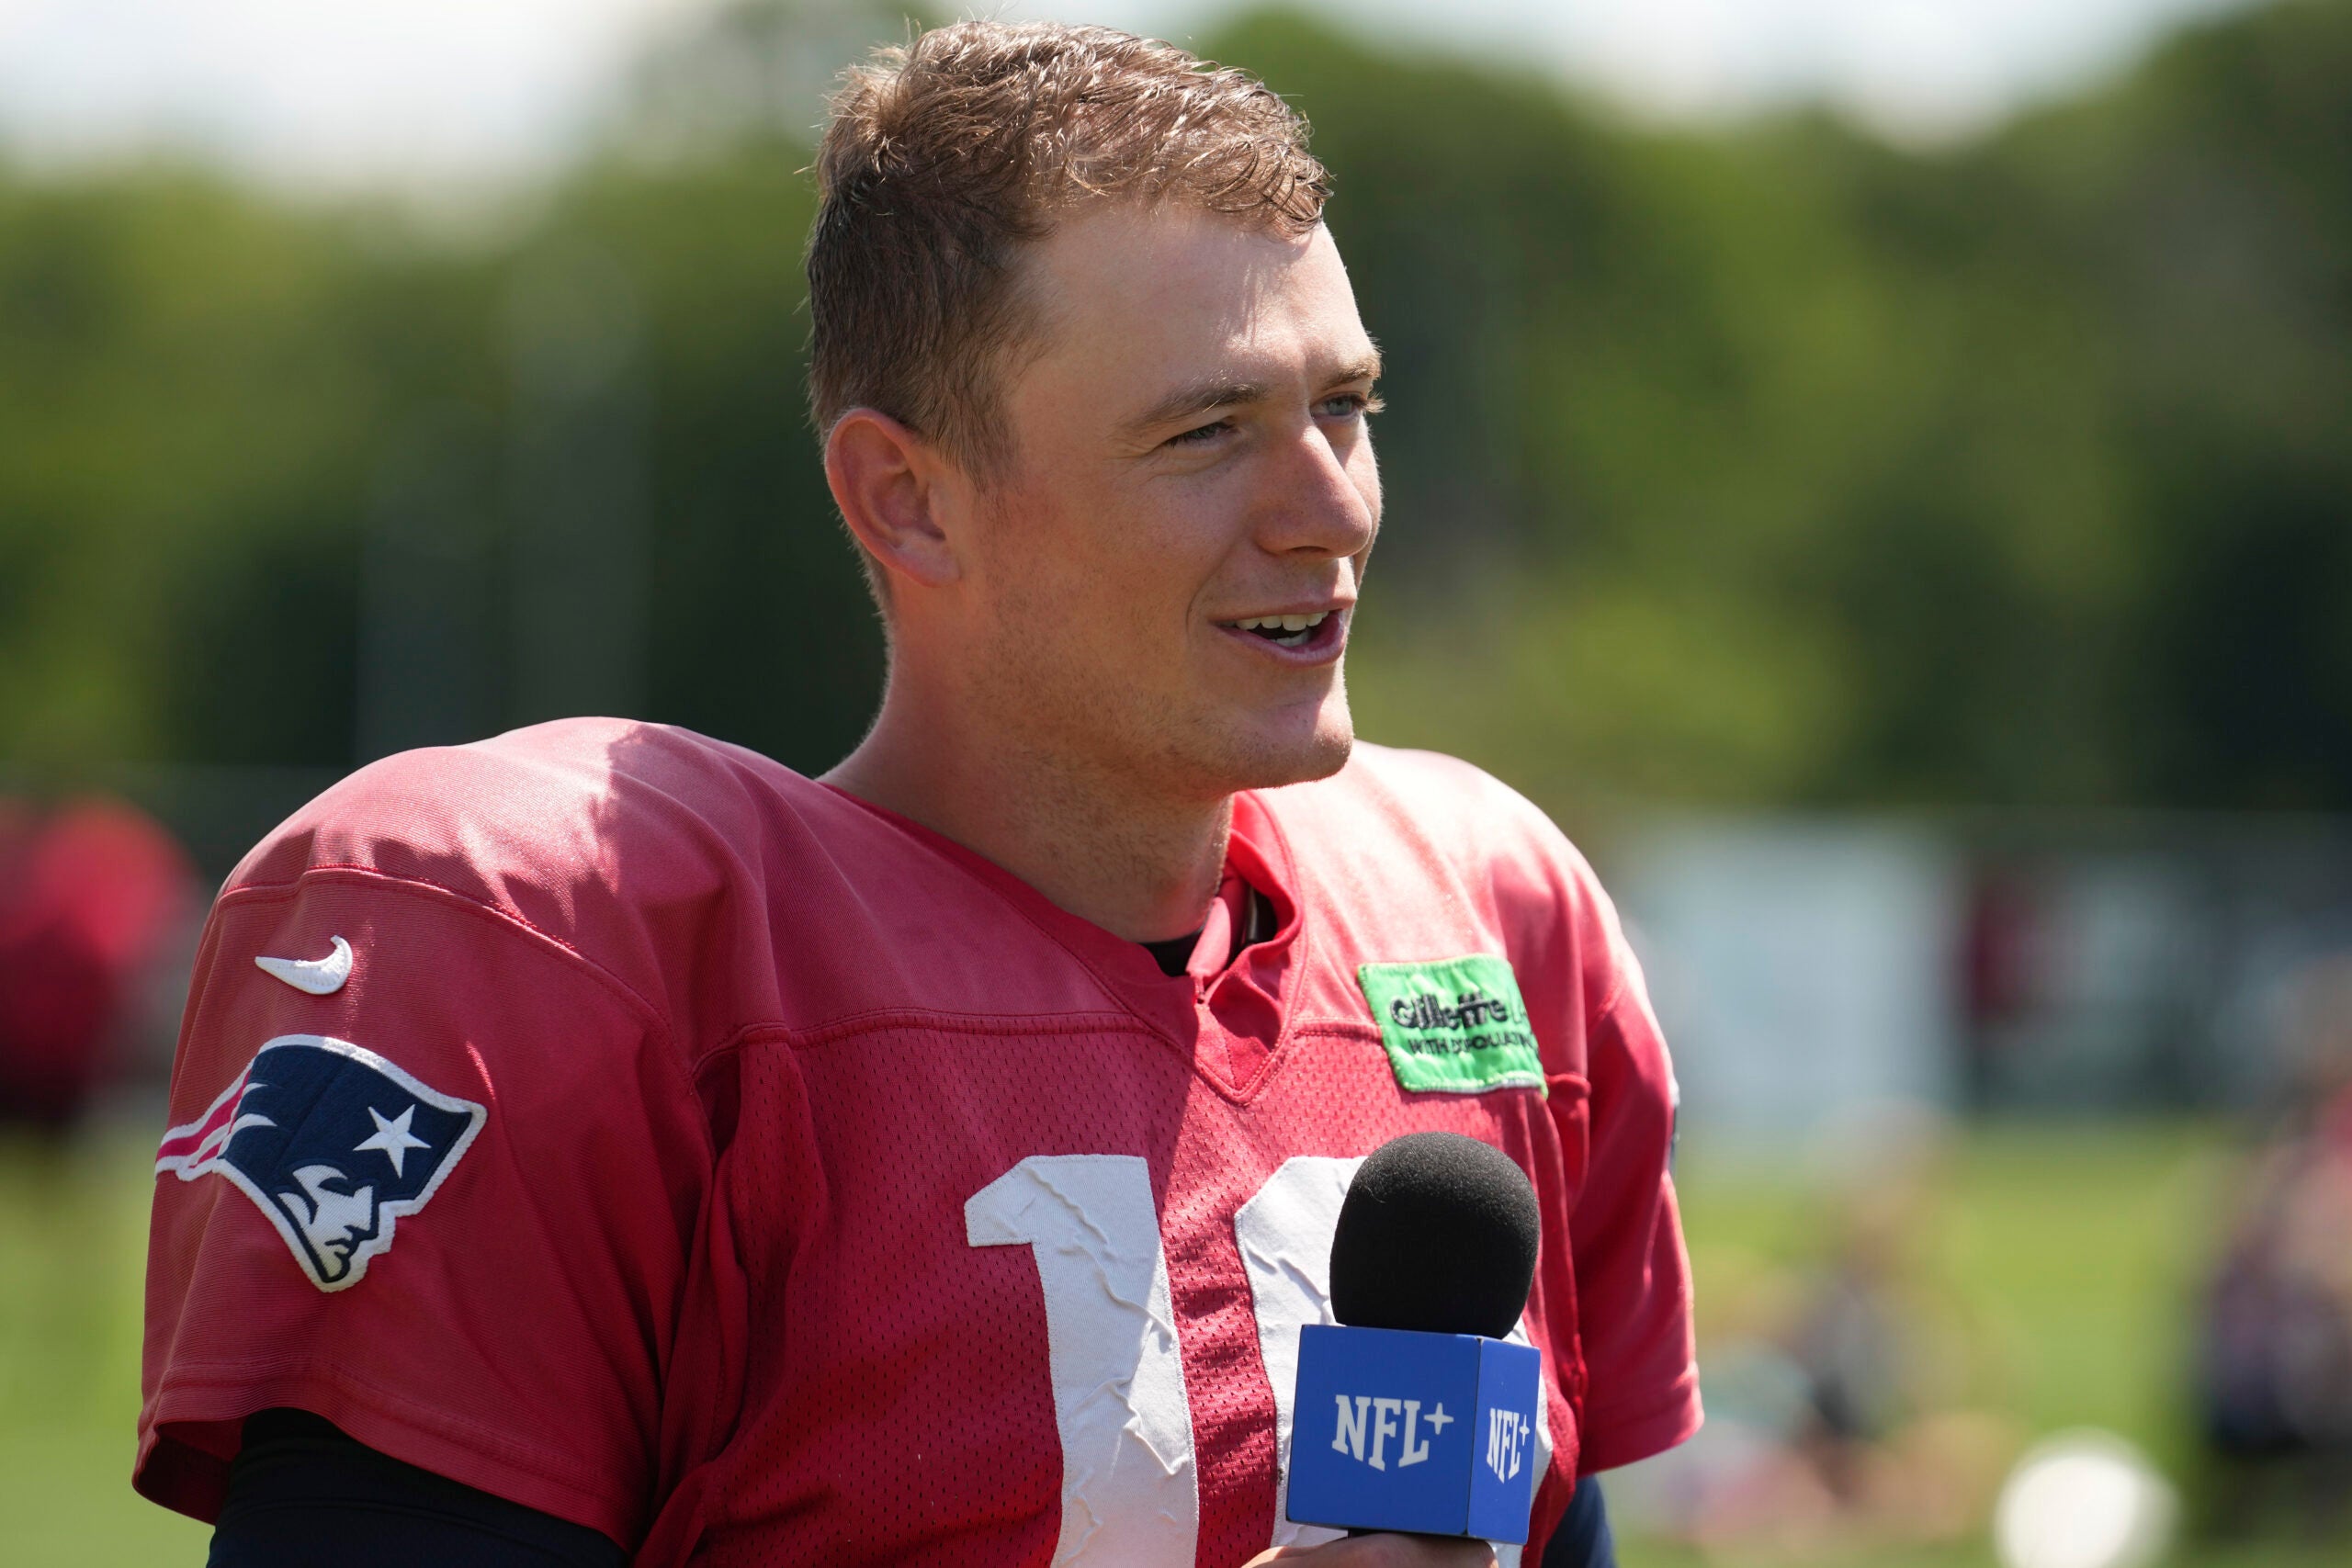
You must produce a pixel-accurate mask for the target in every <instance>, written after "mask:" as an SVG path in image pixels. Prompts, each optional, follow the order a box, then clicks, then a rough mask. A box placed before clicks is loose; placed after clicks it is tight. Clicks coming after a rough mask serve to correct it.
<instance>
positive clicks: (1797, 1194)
mask: <svg viewBox="0 0 2352 1568" xmlns="http://www.w3.org/2000/svg"><path fill="white" fill-rule="evenodd" d="M149 1137H150V1134H149V1131H148V1130H147V1129H146V1128H144V1127H143V1126H142V1127H140V1128H136V1129H133V1130H128V1131H121V1132H116V1133H109V1134H101V1135H98V1136H96V1137H94V1138H92V1139H90V1140H88V1141H86V1142H85V1143H84V1144H82V1145H77V1146H75V1147H74V1148H73V1149H71V1150H68V1151H65V1152H63V1153H62V1154H56V1153H50V1152H44V1151H41V1150H38V1149H36V1148H33V1147H31V1146H29V1145H23V1144H15V1143H10V1144H0V1562H6V1563H9V1564H28V1565H34V1564H38V1565H40V1568H131V1565H138V1568H147V1565H151V1564H153V1565H162V1564H196V1563H199V1562H202V1561H203V1556H204V1541H205V1530H204V1529H203V1528H202V1527H201V1526H198V1525H196V1524H194V1523H192V1522H190V1521H188V1520H186V1519H181V1518H178V1517H175V1516H173V1515H170V1514H166V1513H165V1512H164V1511H163V1510H162V1509H160V1508H156V1507H154V1506H152V1505H150V1504H148V1503H146V1502H144V1501H142V1500H141V1499H140V1498H138V1497H136V1496H135V1495H132V1493H131V1492H130V1486H129V1483H128V1479H127V1478H128V1475H129V1472H130V1455H131V1437H130V1434H131V1430H132V1427H133V1426H134V1423H135V1421H136V1418H137V1412H138V1403H139V1318H140V1281H141V1269H142V1247H143V1234H142V1233H143V1228H144V1225H145V1222H146V1213H147V1196H148V1191H149V1182H150V1178H149V1176H148V1174H147V1172H148V1159H147V1148H148V1143H149ZM2226 1159H2227V1145H2226V1143H2225V1140H2224V1139H2223V1138H2222V1135H2221V1134H2218V1133H2217V1132H2215V1131H2213V1130H2211V1129H2210V1128H2204V1127H2197V1126H2181V1125H2133V1126H2121V1127H2118V1126H2039V1127H2010V1128H1996V1129H1992V1130H1987V1131H1980V1132H1974V1133H1970V1134H1962V1135H1961V1136H1959V1137H1957V1138H1956V1139H1954V1140H1953V1141H1952V1142H1951V1145H1950V1146H1949V1148H1948V1149H1947V1150H1945V1152H1944V1153H1943V1154H1942V1155H1941V1156H1939V1160H1938V1163H1937V1166H1936V1169H1937V1173H1938V1174H1937V1177H1936V1180H1935V1182H1934V1185H1933V1197H1932V1200H1931V1201H1930V1202H1929V1203H1928V1206H1927V1208H1926V1210H1925V1211H1924V1213H1923V1215H1922V1218H1921V1222H1920V1227H1919V1232H1920V1234H1919V1235H1918V1242H1919V1256H1920V1258H1921V1259H1922V1262H1923V1265H1924V1267H1925V1268H1926V1269H1927V1270H1928V1272H1930V1273H1931V1274H1933V1275H1935V1276H1937V1277H1938V1278H1939V1280H1940V1281H1941V1282H1943V1283H1944V1284H1946V1285H1948V1286H1949V1288H1950V1289H1951V1292H1953V1294H1954V1296H1955V1298H1956V1300H1957V1301H1958V1302H1959V1303H1960V1304H1961V1306H1962V1310H1963V1311H1964V1313H1965V1314H1967V1315H1968V1316H1969V1318H1970V1319H1971V1320H1972V1321H1973V1323H1974V1324H1975V1325H1977V1326H1978V1329H1979V1331H1980V1332H1981V1334H1982V1335H1983V1337H1985V1340H1986V1341H1987V1342H1988V1343H1989V1344H1990V1345H1991V1346H1992V1348H1993V1350H1992V1356H1991V1359H1992V1361H1993V1362H1994V1363H1995V1365H1996V1367H1997V1369H1998V1370H1997V1374H1996V1386H1997V1387H1998V1389H1999V1390H2000V1391H2001V1393H2002V1395H2003V1398H2004V1400H2005V1402H2006V1404H2007V1410H2008V1412H2009V1414H2011V1415H2012V1416H2014V1417H2015V1418H2016V1420H2017V1421H2018V1424H2019V1427H2020V1430H2021V1431H2023V1432H2028V1433H2038V1432H2042V1431H2047V1430H2051V1429H2054V1428H2059V1427H2073V1426H2080V1425H2085V1424H2093V1425H2098V1426H2102V1427H2110V1428H2112V1429H2114V1430H2116V1431H2118V1432H2120V1433H2122V1434H2123V1435H2125V1436H2126V1437H2128V1438H2131V1440H2132V1441H2134V1442H2136V1443H2138V1444H2139V1445H2140V1446H2141V1447H2142V1448H2143V1449H2144V1450H2147V1451H2148V1452H2149V1453H2151V1454H2152V1455H2153V1456H2154V1457H2155V1458H2156V1459H2157V1461H2159V1463H2160V1464H2162V1466H2163V1467H2164V1468H2165V1470H2166V1471H2167V1472H2172V1473H2173V1474H2175V1475H2176V1476H2179V1475H2181V1474H2182V1473H2183V1472H2184V1468H2185V1467H2186V1466H2187V1465H2188V1463H2189V1462H2190V1461H2192V1459H2193V1452H2192V1450H2191V1448H2190V1443H2189V1434H2188V1427H2187V1424H2186V1412H2185V1410H2184V1408H2183V1406H2182V1403H2181V1397H2180V1388H2181V1376H2180V1369H2181V1367H2182V1365H2183V1356H2184V1335H2185V1330H2186V1325H2187V1318H2186V1315H2185V1304H2186V1303H2187V1301H2188V1294H2189V1292H2190V1289H2191V1284H2192V1281H2193V1279H2194V1276H2195V1271H2196V1269H2197V1267H2198V1263H2199V1259H2200V1258H2201V1257H2202V1255H2203V1252H2204V1249H2205V1247H2206V1245H2207V1238H2208V1237H2209V1236H2210V1235H2211V1234H2212V1224H2213V1219H2214V1213H2215V1205H2216V1203H2217V1201H2219V1198H2220V1195H2221V1192H2222V1182H2223V1179H2224V1175H2225V1171H2226ZM1681 1188H1682V1197H1683V1207H1684V1213H1685V1216H1686V1222H1687V1224H1688V1227H1689V1232H1690V1237H1691V1252H1692V1258H1693V1263H1694V1267H1695V1269H1696V1270H1697V1274H1698V1288H1699V1292H1700V1302H1701V1307H1702V1353H1703V1338H1704V1336H1705V1334H1706V1332H1707V1325H1708V1323H1709V1311H1710V1308H1709V1303H1711V1302H1713V1301H1716V1300H1725V1301H1728V1300H1731V1299H1734V1298H1736V1296H1737V1295H1738V1294H1739V1293H1740V1292H1741V1290H1742V1289H1743V1286H1744V1284H1745V1282H1747V1281H1748V1280H1753V1279H1754V1278H1755V1277H1757V1275H1758V1272H1759V1271H1763V1270H1769V1269H1773V1268H1776V1267H1781V1266H1785V1265H1786V1264H1789V1263H1791V1262H1795V1261H1800V1260H1803V1259H1804V1258H1808V1257H1811V1256H1814V1255H1815V1253H1816V1252H1817V1251H1818V1248H1819V1243H1820V1235H1821V1225H1822V1224H1823V1219H1822V1215H1823V1213H1824V1205H1823V1203H1822V1201H1821V1198H1820V1195H1819V1194H1820V1191H1821V1182H1820V1180H1819V1179H1818V1178H1817V1177H1815V1176H1814V1175H1811V1174H1808V1173H1806V1172H1804V1171H1799V1170H1792V1169H1789V1168H1785V1167H1775V1166H1770V1165H1766V1166H1759V1165H1758V1164H1756V1163H1754V1162H1752V1161H1747V1160H1732V1159H1728V1158H1721V1159H1714V1160H1710V1159H1708V1158H1706V1157H1704V1156H1702V1155H1701V1154H1700V1153H1699V1152H1697V1151H1694V1150H1688V1149H1686V1159H1685V1163H1684V1166H1683V1168H1682V1172H1681ZM1622 1556H1623V1562H1624V1563H1625V1568H1697V1565H1698V1564H1700V1563H1701V1562H1702V1561H1703V1562H1710V1563H1711V1568H1723V1565H1724V1564H1726V1563H1730V1564H1734V1565H1738V1564H1744V1563H1746V1562H1749V1561H1754V1562H1758V1563H1763V1562H1782V1563H1785V1562H1789V1561H1791V1560H1790V1559H1788V1558H1785V1557H1781V1558H1778V1559H1774V1558H1765V1557H1758V1558H1756V1559H1753V1560H1750V1559H1745V1558H1738V1557H1731V1558H1725V1557H1722V1556H1717V1557H1715V1558H1713V1559H1702V1558H1701V1557H1699V1556H1698V1555H1696V1554H1693V1553H1690V1552H1686V1551H1679V1550H1676V1549H1671V1548H1668V1547H1664V1546H1660V1545H1657V1544H1654V1543H1645V1542H1640V1541H1627V1542H1625V1543H1624V1545H1623V1552H1622ZM2342 1560H2343V1549H2342V1548H2341V1547H2337V1548H2335V1549H2334V1550H2332V1551H2308V1552H2298V1551H2292V1550H2289V1549H2285V1548H2275V1549H2267V1550H2256V1551H2249V1550H2229V1551H2222V1550H2219V1549H2212V1548H2206V1547H2201V1546H2194V1545H2192V1546H2188V1547H2185V1548H2183V1549H2182V1550H2181V1551H2178V1552H2177V1553H2176V1554H2175V1556H2174V1558H2173V1560H2172V1561H2173V1562H2176V1563H2181V1564H2188V1563H2195V1564H2199V1565H2200V1568H2204V1565H2211V1568H2318V1565H2319V1564H2320V1563H2322V1562H2330V1563H2335V1562H2341V1561H2342ZM1807 1561H1808V1562H1819V1561H1822V1559H1820V1558H1819V1557H1818V1556H1817V1555H1815V1556H1811V1557H1808V1558H1807ZM1835 1561H1837V1562H1841V1563H1844V1562H1851V1563H1854V1564H1855V1565H1856V1568H1860V1565H1861V1564H1863V1563H1867V1564H1869V1565H1870V1568H1980V1565H1989V1564H1991V1563H1992V1562H1994V1558H1993V1555H1992V1552H1991V1551H1990V1548H1989V1547H1988V1546H1985V1545H1983V1544H1964V1545H1961V1546H1956V1547H1951V1548H1942V1549H1936V1550H1932V1551H1927V1550H1922V1551H1909V1552H1890V1551H1885V1550H1872V1551H1869V1552H1868V1553H1866V1554H1864V1555H1860V1556H1853V1557H1848V1558H1839V1559H1836V1560H1835Z"/></svg>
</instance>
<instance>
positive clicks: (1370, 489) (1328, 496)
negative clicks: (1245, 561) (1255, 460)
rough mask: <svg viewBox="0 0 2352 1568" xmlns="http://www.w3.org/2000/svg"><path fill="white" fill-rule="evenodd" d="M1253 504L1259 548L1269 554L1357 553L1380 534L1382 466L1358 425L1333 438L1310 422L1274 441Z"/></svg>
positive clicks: (1331, 556)
mask: <svg viewBox="0 0 2352 1568" xmlns="http://www.w3.org/2000/svg"><path fill="white" fill-rule="evenodd" d="M1257 513H1258V515H1257V537H1258V546H1259V547H1260V548H1261V549H1263V550H1265V551H1266V552H1268V553H1269V554H1271V555H1279V556H1293V557H1309V558H1327V559H1338V558H1345V557H1348V556H1356V555H1362V554H1363V552H1364V551H1366V550H1368V549H1370V548H1371V547H1372V541H1373V538H1374V536H1375V535H1377V534H1378V533H1379V532H1380V469H1379V467H1378V465H1377V464H1376V463H1374V460H1373V455H1372V437H1371V436H1370V435H1369V434H1367V433H1365V431H1364V430H1363V427H1362V425H1361V424H1359V425H1358V426H1357V427H1356V428H1355V429H1354V430H1353V431H1352V432H1351V433H1350V434H1345V435H1339V436H1335V435H1334V434H1333V433H1332V432H1331V431H1330V430H1329V429H1328V428H1326V427H1325V426H1324V425H1322V424H1320V423H1317V422H1316V421H1314V420H1311V419H1310V420H1308V421H1306V423H1305V425H1304V427H1303V428H1301V429H1300V430H1298V431H1297V432H1296V433H1295V434H1292V435H1290V436H1289V437H1288V438H1287V439H1285V440H1283V441H1282V442H1280V443H1278V444H1277V445H1276V446H1275V448H1274V451H1273V453H1272V461H1271V462H1270V463H1269V464H1268V465H1267V473H1266V484H1265V489H1264V492H1263V493H1262V494H1261V496H1260V497H1259V503H1258V507H1257Z"/></svg>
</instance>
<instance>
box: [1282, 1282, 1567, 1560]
mask: <svg viewBox="0 0 2352 1568" xmlns="http://www.w3.org/2000/svg"><path fill="white" fill-rule="evenodd" d="M1543 1366H1544V1361H1543V1358H1542V1357H1541V1356H1540V1355H1538V1354H1537V1353H1536V1352H1535V1351H1534V1350H1532V1349H1531V1348H1528V1347H1527V1346H1524V1345H1513V1344H1511V1343H1510V1342H1508V1341H1506V1340H1501V1339H1487V1338H1482V1337H1479V1336H1477V1335H1475V1334H1422V1333H1414V1332H1410V1331H1408V1330H1403V1329H1393V1328H1350V1327H1346V1326H1335V1325H1329V1324H1308V1325H1306V1326H1305V1327H1304V1328H1302V1329H1301V1330H1300V1331H1299V1341H1298V1397H1297V1403H1296V1404H1294V1405H1293V1406H1292V1408H1293V1409H1294V1410H1295V1412H1296V1415H1295V1416H1294V1418H1293V1424H1292V1427H1291V1445H1290V1446H1291V1452H1290V1501H1289V1514H1290V1517H1291V1520H1292V1522H1293V1523H1295V1524H1306V1525H1328V1526H1333V1527H1336V1528H1340V1529H1374V1530H1411V1531H1415V1532H1418V1533H1419V1534H1424V1535H1453V1536H1476V1537H1477V1538H1479V1539H1480V1540H1497V1541H1510V1542H1518V1541H1524V1540H1526V1539H1527V1517H1528V1511H1529V1509H1530V1507H1531V1506H1532V1504H1533V1502H1534V1496H1535V1492H1534V1486H1535V1473H1534V1472H1535V1466H1534V1456H1535V1451H1536V1449H1535V1441H1534V1437H1535V1422H1536V1420H1537V1418H1538V1414H1539V1411H1540V1409H1541V1406H1540V1404H1538V1393H1539V1392H1540V1388H1541V1382H1542V1377H1543Z"/></svg>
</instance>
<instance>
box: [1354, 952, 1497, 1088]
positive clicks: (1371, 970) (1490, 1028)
mask: <svg viewBox="0 0 2352 1568" xmlns="http://www.w3.org/2000/svg"><path fill="white" fill-rule="evenodd" d="M1356 978H1357V979H1358V980H1359V981H1360V982H1361V983H1362V984H1363V999H1364V1000H1365V1001H1367V1002H1370V1003H1371V1004H1372V1016H1373V1017H1374V1018H1375V1019H1377V1020H1378V1021H1380V1043H1382V1044H1383V1045H1385V1046H1386V1047H1387V1048H1388V1062H1389V1065H1390V1066H1393V1067H1395V1068H1396V1069H1397V1082H1398V1083H1399V1084H1401V1085H1403V1086H1404V1087H1405V1088H1406V1089H1413V1090H1415V1091H1418V1092H1428V1091H1432V1090H1434V1091H1435V1092H1437V1093H1440V1094H1483V1093H1485V1092H1486V1091H1487V1089H1516V1088H1526V1089H1538V1090H1541V1089H1543V1088H1544V1064H1543V1063H1542V1062H1541V1061H1539V1060H1538V1059H1537V1058H1536V1055H1535V1032H1534V1030H1533V1029H1532V1028H1531V1027H1529V1024H1528V1021H1527V1003H1526V1002H1525V1001H1523V1000H1521V998H1520V994H1519V979H1518V977H1517V976H1514V975H1513V974H1512V973H1511V972H1510V961H1509V960H1508V959H1502V958H1496V957H1493V956H1491V955H1490V954H1487V953H1472V954H1470V955H1469V956H1468V957H1466V958H1441V959H1435V960H1432V961H1431V962H1430V963H1427V964H1363V965H1361V966H1360V967H1359V968H1358V969H1357V970H1356Z"/></svg>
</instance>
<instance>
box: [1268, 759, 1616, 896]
mask: <svg viewBox="0 0 2352 1568" xmlns="http://www.w3.org/2000/svg"><path fill="white" fill-rule="evenodd" d="M1261 799H1263V800H1264V801H1265V802H1266V803H1267V805H1268V806H1269V807H1270V808H1271V809H1272V811H1273V813H1274V815H1275V816H1276V817H1277V818H1278V819H1279V820H1280V821H1281V822H1282V824H1283V830H1284V832H1285V833H1286V834H1287V835H1289V836H1290V837H1291V838H1292V839H1293V840H1294V841H1295V842H1303V843H1304V844H1305V845H1306V846H1307V847H1308V848H1309V850H1310V852H1313V851H1317V850H1319V851H1322V852H1326V853H1330V854H1337V853H1339V852H1341V851H1342V850H1343V849H1344V847H1345V846H1347V845H1350V844H1354V845H1357V846H1369V845H1378V846H1381V847H1382V848H1383V849H1385V850H1386V851H1387V852H1389V853H1390V854H1391V855H1392V856H1393V855H1400V854H1401V855H1403V856H1404V857H1406V858H1407V859H1408V860H1409V861H1412V862H1416V863H1420V864H1421V865H1423V866H1425V867H1427V868H1430V869H1438V868H1442V869H1443V870H1445V871H1447V872H1449V873H1451V874H1455V875H1459V876H1462V877H1464V878H1467V879H1469V880H1472V881H1474V882H1482V883H1484V882H1498V885H1499V886H1500V890H1501V891H1503V892H1505V893H1507V894H1510V895H1512V896H1531V897H1545V898H1548V897H1565V898H1567V899H1569V900H1570V901H1572V902H1573V901H1577V900H1581V899H1586V898H1589V897H1593V896H1596V895H1597V894H1598V893H1599V886H1600V885H1599V883H1598V881H1597V880H1596V878H1595V877H1594V875H1593V872H1592V867H1591V865H1590V864H1589V863H1588V862H1587V861H1586V860H1585V858H1584V856H1583V854H1582V853H1581V852H1579V851H1578V850H1577V847H1576V846H1575V845H1574V844H1572V843H1570V842H1569V841H1568V839H1567V836H1566V834H1564V833H1562V832H1561V831H1560V829H1558V828H1557V827H1555V825H1554V824H1553V822H1552V819H1551V818H1549V817H1547V816H1546V815H1544V811H1543V810H1542V808H1541V807H1537V806H1536V805H1535V804H1534V803H1533V802H1532V801H1530V800H1529V799H1528V798H1527V797H1526V796H1525V795H1521V794H1520V793H1519V792H1518V791H1517V790H1515V789H1513V788H1511V787H1510V785H1509V784H1504V783H1503V782H1502V781H1501V780H1499V779H1498V778H1496V777H1495V776H1494V775H1493V774H1491V773H1487V772H1486V771H1485V770H1484V769H1481V768H1478V767H1476V766H1475V765H1473V764H1472V763H1469V762H1465V761H1462V760H1461V759H1460V758H1458V757H1449V756H1446V755H1444V754H1443V753H1442V752H1437V751H1416V750H1402V749H1398V748H1396V747H1388V746H1374V745H1371V744H1367V743H1362V742H1360V743H1358V745H1357V746H1356V748H1355V750H1354V752H1353V754H1352V755H1351V757H1350V758H1349V761H1348V765H1347V766H1346V767H1345V768H1343V769H1341V770H1340V772H1339V773H1335V774H1333V775H1332V776H1331V777H1330V778H1328V779H1323V780H1319V781H1317V782H1316V783H1314V784H1295V785H1292V786H1291V787H1289V788H1287V789H1282V790H1273V791H1269V792H1266V794H1265V795H1262V796H1261ZM1531 879H1532V880H1531Z"/></svg>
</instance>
